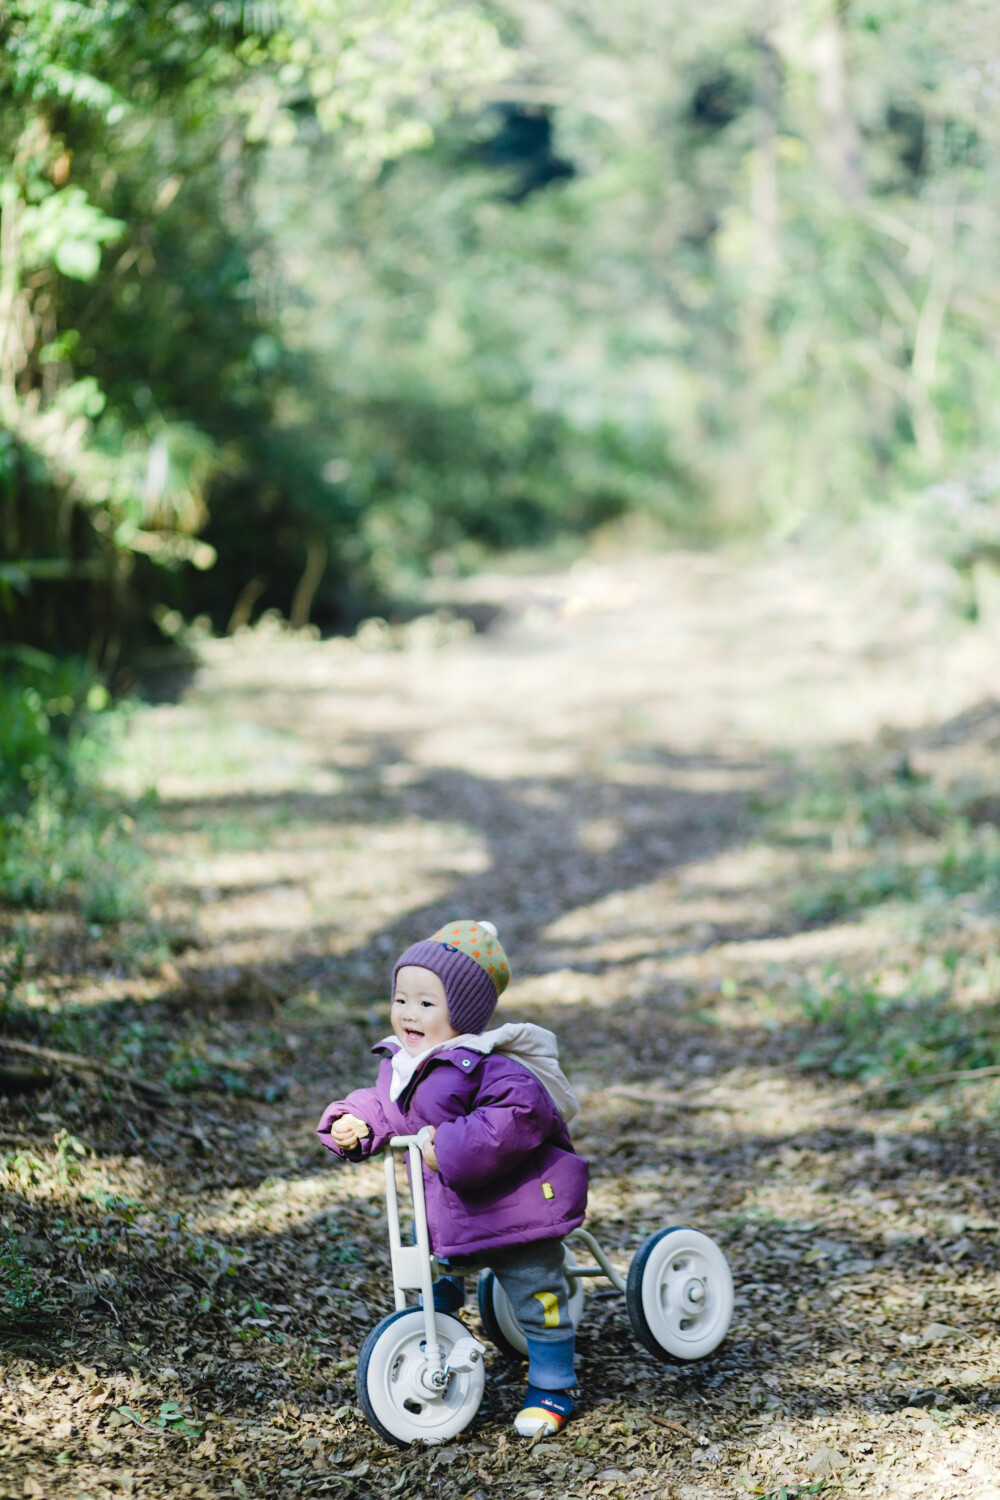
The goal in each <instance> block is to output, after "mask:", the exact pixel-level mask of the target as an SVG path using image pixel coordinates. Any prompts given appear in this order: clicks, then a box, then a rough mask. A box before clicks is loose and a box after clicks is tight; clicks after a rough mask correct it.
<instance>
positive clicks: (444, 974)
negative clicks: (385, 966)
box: [392, 938, 497, 1034]
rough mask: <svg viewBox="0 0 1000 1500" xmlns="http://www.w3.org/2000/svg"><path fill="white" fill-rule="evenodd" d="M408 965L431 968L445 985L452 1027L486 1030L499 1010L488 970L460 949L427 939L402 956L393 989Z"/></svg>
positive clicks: (465, 1029)
mask: <svg viewBox="0 0 1000 1500" xmlns="http://www.w3.org/2000/svg"><path fill="white" fill-rule="evenodd" d="M407 964H414V965H416V967H417V968H420V969H430V971H431V973H432V974H436V975H437V977H438V978H439V979H440V981H441V983H442V984H443V985H444V993H445V997H446V999H447V1001H448V1016H449V1019H450V1020H451V1024H452V1026H454V1028H455V1030H456V1031H457V1032H459V1034H461V1033H462V1032H464V1031H470V1032H475V1031H482V1030H484V1028H485V1026H486V1023H487V1022H488V1021H489V1019H490V1016H491V1015H492V1014H493V1012H494V1011H495V1010H496V1005H497V987H496V985H495V984H494V983H493V980H492V978H491V976H490V975H489V974H487V972H486V970H485V969H484V968H482V966H481V965H480V964H477V963H476V960H475V959H474V958H470V957H469V955H468V954H467V953H463V952H462V950H461V949H460V948H453V947H451V946H450V944H446V943H439V942H436V941H435V940H434V939H433V938H424V940H423V941H422V942H419V943H414V944H413V945H412V946H411V947H409V948H407V950H406V952H405V953H402V954H400V956H399V958H397V960H396V964H395V967H394V968H393V971H392V985H393V989H395V987H396V975H397V974H398V973H399V971H400V969H402V968H404V967H405V966H406V965H407Z"/></svg>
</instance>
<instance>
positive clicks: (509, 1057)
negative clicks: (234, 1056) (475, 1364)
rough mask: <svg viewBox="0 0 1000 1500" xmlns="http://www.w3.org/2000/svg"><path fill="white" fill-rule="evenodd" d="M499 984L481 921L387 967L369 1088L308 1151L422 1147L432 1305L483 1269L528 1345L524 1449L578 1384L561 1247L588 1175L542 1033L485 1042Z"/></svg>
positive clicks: (492, 937) (513, 1033)
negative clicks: (433, 1264)
mask: <svg viewBox="0 0 1000 1500" xmlns="http://www.w3.org/2000/svg"><path fill="white" fill-rule="evenodd" d="M509 979H510V968H509V966H508V963H507V957H506V954H505V953H504V951H503V948H502V947H501V945H500V940H499V938H498V937H497V931H496V928H495V927H494V926H493V925H492V924H491V923H489V922H473V921H469V920H462V921H457V922H446V923H445V925H444V926H443V927H442V928H441V929H440V930H439V931H438V932H436V933H435V934H434V936H433V937H431V938H427V939H425V940H424V941H423V942H419V943H414V944H413V946H412V947H410V948H407V950H406V952H405V953H403V954H401V955H400V957H399V958H398V959H397V960H396V965H395V968H394V970H393V976H392V1033H393V1034H392V1036H390V1037H387V1038H386V1039H385V1041H384V1042H380V1043H379V1045H378V1046H377V1047H375V1048H374V1049H373V1050H374V1052H375V1054H376V1055H377V1056H380V1057H381V1058H382V1063H381V1066H380V1068H379V1074H378V1078H377V1080H376V1083H375V1087H374V1088H370V1089H358V1090H356V1091H355V1092H354V1093H352V1094H349V1095H348V1096H347V1098H346V1099H339V1100H337V1101H336V1102H335V1103H333V1104H330V1105H328V1107H327V1108H326V1109H325V1110H324V1112H323V1118H322V1119H321V1120H320V1123H319V1132H318V1133H319V1138H320V1140H321V1141H322V1142H323V1144H324V1146H327V1147H328V1148H329V1149H330V1150H331V1151H333V1152H334V1153H335V1154H336V1155H337V1156H341V1157H345V1158H346V1159H347V1160H349V1161H360V1160H363V1159H364V1158H365V1157H367V1156H369V1155H371V1154H372V1153H374V1152H377V1151H381V1150H382V1148H383V1147H384V1146H385V1145H386V1144H387V1142H388V1140H389V1138H390V1137H391V1136H394V1135H420V1137H421V1149H422V1153H423V1160H424V1169H423V1170H424V1186H425V1190H426V1200H427V1223H428V1230H429V1233H430V1241H431V1248H432V1249H433V1250H434V1252H435V1254H436V1255H437V1257H438V1259H439V1260H447V1262H448V1270H449V1272H450V1273H451V1274H450V1275H449V1276H447V1277H443V1278H442V1279H441V1280H439V1281H438V1282H437V1283H436V1285H435V1288H434V1304H435V1306H436V1307H438V1308H439V1309H440V1310H441V1311H444V1312H453V1311H455V1310H457V1308H458V1307H460V1306H461V1305H462V1303H463V1302H464V1300H465V1291H464V1285H463V1281H462V1278H463V1276H464V1275H465V1273H466V1272H469V1271H478V1270H481V1269H483V1268H484V1267H489V1269H490V1270H491V1271H492V1272H493V1273H494V1275H495V1276H496V1278H497V1280H498V1281H499V1283H500V1285H501V1286H502V1287H503V1289H504V1291H505V1292H506V1294H507V1296H508V1298H509V1299H510V1303H511V1306H512V1308H513V1310H514V1315H515V1317H516V1318H517V1321H518V1323H519V1324H520V1325H521V1328H522V1329H523V1331H524V1336H525V1339H526V1340H527V1344H528V1389H527V1392H526V1394H525V1398H524V1404H523V1406H522V1408H521V1410H520V1411H519V1412H518V1414H517V1417H516V1419H515V1422H514V1426H515V1427H516V1429H517V1431H518V1432H519V1433H520V1434H521V1435H522V1436H524V1437H533V1436H534V1435H535V1434H536V1433H537V1432H540V1431H543V1430H547V1431H550V1432H558V1430H559V1429H560V1428H561V1427H562V1425H563V1423H564V1422H565V1421H566V1419H567V1417H568V1416H569V1415H570V1412H571V1411H572V1409H573V1402H572V1399H571V1397H570V1394H569V1392H570V1387H572V1386H573V1385H575V1383H576V1375H575V1369H574V1349H573V1324H572V1322H571V1320H570V1315H569V1306H568V1303H569V1286H568V1283H567V1280H566V1275H565V1272H564V1270H563V1247H562V1237H563V1235H566V1234H568V1233H569V1231H570V1230H571V1229H576V1228H577V1227H578V1225H580V1224H581V1223H582V1222H583V1216H584V1212H585V1209H586V1205H587V1163H586V1162H585V1161H584V1160H583V1158H582V1157H580V1156H577V1154H576V1153H575V1151H574V1150H573V1146H572V1144H571V1142H570V1138H569V1134H568V1132H567V1130H566V1121H567V1120H568V1119H570V1118H572V1116H573V1114H574V1113H575V1112H576V1108H577V1105H576V1100H575V1098H574V1097H573V1091H572V1089H571V1088H570V1086H569V1084H568V1083H567V1081H566V1078H565V1077H564V1075H563V1072H562V1070H561V1068H560V1067H559V1064H558V1061H557V1058H558V1048H557V1045H556V1039H555V1037H554V1036H553V1034H552V1032H551V1031H545V1030H544V1029H543V1028H542V1027H541V1026H533V1025H530V1024H527V1023H509V1024H507V1025H505V1026H500V1027H497V1028H496V1029H494V1030H492V1031H487V1030H486V1026H487V1025H488V1023H489V1020H490V1017H491V1016H492V1014H493V1011H494V1009H495V1007H496V1003H497V999H498V998H499V996H500V994H501V993H502V992H503V990H504V989H506V987H507V983H508V981H509Z"/></svg>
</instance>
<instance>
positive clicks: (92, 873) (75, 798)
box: [0, 649, 143, 923]
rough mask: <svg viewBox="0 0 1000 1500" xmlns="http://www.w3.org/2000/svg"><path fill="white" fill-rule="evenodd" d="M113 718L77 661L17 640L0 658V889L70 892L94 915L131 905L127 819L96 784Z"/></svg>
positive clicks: (133, 872) (117, 713) (16, 893)
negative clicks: (1, 659)
mask: <svg viewBox="0 0 1000 1500" xmlns="http://www.w3.org/2000/svg"><path fill="white" fill-rule="evenodd" d="M121 725H122V710H120V709H112V708H111V707H110V703H109V698H108V693H107V690H106V688H105V687H104V686H103V684H102V683H101V682H100V681H98V680H97V679H95V678H94V677H93V675H92V674H90V673H88V672H86V671H85V670H84V669H83V668H82V667H81V666H80V665H79V664H77V663H74V662H70V661H63V662H57V661H55V660H53V659H51V658H48V657H45V656H44V655H43V654H42V653H40V652H32V651H29V650H26V649H21V650H19V651H17V652H16V653H14V654H13V655H8V658H7V661H6V663H4V664H2V665H0V899H3V900H6V901H8V902H12V903H13V904H15V905H27V906H46V905H51V904H53V903H54V902H56V901H58V900H60V899H62V898H63V897H64V896H66V895H72V897H73V898H74V899H75V901H76V902H77V903H78V904H79V906H80V909H81V910H82V911H83V913H84V915H85V916H86V918H87V919H88V921H91V922H97V923H103V922H119V921H121V920H122V919H124V918H125V917H129V916H134V915H136V914H138V912H139V911H140V910H141V908H142V903H143V891H142V858H141V855H140V852H139V850H138V848H137V846H136V844H135V841H134V837H133V836H134V833H135V822H134V819H133V818H132V816H131V814H130V813H127V812H125V811H124V810H123V809H122V808H121V807H120V806H119V805H118V804H117V803H115V802H114V801H113V800H111V799H109V798H107V797H103V796H102V795H101V793H100V788H99V775H100V770H101V767H102V765H103V764H104V762H105V761H106V759H107V757H108V756H109V754H110V753H111V752H112V748H113V745H114V740H115V737H116V735H117V734H118V733H119V732H120V729H121Z"/></svg>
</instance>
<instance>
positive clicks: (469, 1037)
mask: <svg viewBox="0 0 1000 1500" xmlns="http://www.w3.org/2000/svg"><path fill="white" fill-rule="evenodd" d="M389 1046H394V1047H395V1048H396V1049H397V1050H396V1051H395V1052H393V1054H392V1077H391V1078H390V1080H389V1098H390V1099H391V1100H392V1101H393V1103H395V1101H396V1100H397V1099H398V1098H399V1096H400V1095H401V1094H402V1093H403V1091H404V1090H405V1089H406V1087H407V1086H408V1084H409V1083H410V1081H411V1080H412V1078H413V1076H414V1074H415V1073H416V1072H417V1070H418V1068H420V1067H421V1066H422V1065H423V1064H424V1063H425V1062H426V1061H427V1059H428V1058H429V1057H432V1056H434V1055H435V1054H436V1053H439V1052H452V1051H455V1050H457V1049H458V1048H459V1047H462V1048H465V1050H466V1051H469V1052H481V1053H482V1054H483V1055H484V1056H488V1055H489V1054H490V1053H491V1052H501V1053H503V1055H504V1056H505V1057H510V1058H512V1059H513V1060H514V1061H515V1062H519V1063H520V1064H521V1066H522V1067H525V1068H527V1070H528V1072H529V1073H533V1074H534V1076H535V1077H536V1078H537V1079H538V1081H539V1082H540V1083H541V1084H542V1086H543V1087H544V1088H545V1089H546V1091H547V1092H548V1094H549V1095H550V1097H551V1099H552V1102H553V1103H554V1104H555V1106H556V1109H557V1110H558V1111H559V1113H560V1114H561V1115H562V1117H563V1119H564V1120H567V1121H569V1120H571V1119H572V1118H573V1116H574V1115H575V1114H576V1113H577V1111H578V1109H579V1108H580V1105H579V1102H578V1100H577V1097H576V1095H575V1094H574V1092H573V1090H572V1088H571V1087H570V1084H569V1080H568V1079H567V1077H566V1075H565V1073H564V1072H563V1070H562V1068H560V1066H559V1061H558V1059H559V1044H558V1042H557V1041H556V1037H555V1034H554V1032H551V1031H547V1030H546V1029H545V1027H544V1026H535V1025H534V1024H533V1023H532V1022H530V1021H508V1022H507V1024H506V1025H504V1026H496V1027H494V1029H493V1030H492V1031H476V1032H472V1031H470V1032H465V1033H464V1034H463V1035H462V1036H453V1037H449V1038H448V1040H447V1041H446V1042H439V1043H438V1044H437V1046H436V1047H427V1048H425V1049H424V1051H423V1052H418V1053H416V1054H415V1055H411V1054H410V1053H409V1052H407V1051H406V1048H405V1047H403V1046H401V1044H400V1042H399V1039H398V1038H397V1037H396V1036H388V1037H386V1038H385V1040H384V1041H383V1042H380V1043H379V1047H389Z"/></svg>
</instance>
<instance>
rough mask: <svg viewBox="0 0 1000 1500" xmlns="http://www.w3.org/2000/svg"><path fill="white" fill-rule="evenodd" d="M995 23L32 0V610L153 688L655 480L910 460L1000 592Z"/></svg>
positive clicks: (674, 509)
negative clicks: (147, 666)
mask: <svg viewBox="0 0 1000 1500" xmlns="http://www.w3.org/2000/svg"><path fill="white" fill-rule="evenodd" d="M990 20H991V17H990V12H989V8H988V7H987V6H986V5H985V4H984V0H948V3H945V0H931V3H928V4H925V5H922V6H919V7H913V6H910V7H905V6H900V5H898V4H897V3H895V0H870V3H866V5H865V6H864V7H863V8H858V7H850V6H844V5H839V4H835V3H834V0H815V3H811V4H810V5H807V6H800V7H798V8H794V14H791V13H790V14H789V16H787V17H785V18H784V19H783V20H781V21H780V22H779V19H778V13H777V12H776V11H774V12H771V11H769V10H768V9H767V8H766V7H764V8H762V7H761V6H760V5H759V4H758V3H757V0H725V3H723V4H720V5H717V6H715V7H714V8H713V9H712V12H711V15H710V16H706V14H705V8H704V6H699V5H697V4H696V3H695V0H669V3H668V4H665V5H661V6H659V7H657V8H656V12H655V15H653V16H651V15H650V14H649V7H648V6H646V5H640V4H639V3H638V0H625V3H623V4H620V5H618V6H616V7H614V8H613V10H609V9H608V7H607V6H603V5H598V4H596V0H583V3H582V4H581V5H579V6H577V7H576V8H574V10H573V11H572V13H570V12H568V11H566V10H565V8H564V7H559V6H557V5H555V4H554V3H550V0H542V3H540V4H538V5H535V6H532V7H529V8H527V9H525V8H524V7H521V6H513V5H508V4H507V3H505V0H501V3H500V4H499V5H491V6H485V5H480V4H477V3H475V0H469V3H467V4H452V3H446V0H392V3H389V4H386V3H375V0H346V3H339V0H336V3H335V0H285V3H283V4H281V5H280V6H279V5H275V6H271V5H249V4H246V5H245V4H241V3H235V0H234V3H231V4H230V3H224V4H219V5H213V6H208V7H198V6H189V5H177V4H175V3H173V0H151V3H150V4H147V5H144V6H142V7H140V8H136V7H134V6H130V5H127V4H124V3H117V0H116V3H109V4H106V5H102V6H100V7H97V8H95V7H93V6H89V5H84V4H79V3H72V0H17V3H15V4H12V5H10V6H8V7H7V22H8V28H7V32H8V34H7V37H6V41H7V46H6V49H5V52H4V56H3V58H2V60H0V139H2V144H3V147H4V153H3V155H4V161H5V163H6V166H5V168H4V171H3V174H2V182H0V224H2V234H3V246H4V249H3V270H2V282H3V287H2V293H3V294H2V296H0V425H2V426H3V428H4V429H5V431H4V434H3V436H2V437H0V549H2V555H3V561H2V562H0V610H2V611H3V612H4V615H3V620H4V623H5V625H6V628H7V630H8V632H9V634H11V635H12V636H13V637H15V638H17V639H21V640H31V641H34V642H36V643H42V644H46V643H48V644H52V645H54V646H56V645H65V644H66V643H67V642H70V643H72V644H73V645H74V646H77V647H80V646H85V648H86V650H87V652H88V655H89V656H90V658H91V659H92V660H94V661H97V662H99V663H100V664H101V667H102V669H103V670H104V672H105V674H106V675H107V676H108V677H109V678H110V676H111V674H113V672H114V671H115V669H116V667H117V666H118V664H119V659H120V656H121V653H122V650H123V642H124V641H126V640H127V641H128V642H130V643H134V642H136V641H137V640H140V639H141V638H142V636H143V635H144V633H151V632H152V630H153V629H154V625H155V622H156V621H161V622H162V621H165V620H173V619H176V618H177V617H178V615H180V616H186V617H190V616H192V615H195V614H198V613H201V612H204V613H207V614H208V615H209V616H210V617H211V619H212V621H213V624H214V625H215V626H216V627H217V628H220V629H224V628H226V627H227V626H229V625H230V624H232V625H233V626H235V625H237V624H239V623H240V622H241V621H245V620H246V619H247V618H248V617H249V616H250V614H251V612H252V611H253V610H254V609H258V610H265V609H268V608H277V609H279V610H280V611H281V612H282V613H283V614H285V615H286V616H292V617H294V619H295V622H296V623H297V624H302V623H303V621H304V620H305V619H306V618H307V617H308V616H309V614H310V612H311V611H312V612H313V613H315V614H318V615H319V617H320V618H321V619H322V620H323V621H324V622H327V623H330V622H341V621H343V620H345V618H349V617H350V616H351V615H352V614H357V613H359V612H360V611H361V610H362V609H363V610H364V611H365V612H366V613H368V612H370V610H371V607H372V605H373V603H375V602H377V600H378V599H383V600H385V599H388V600H391V599H394V598H398V597H399V596H400V595H403V594H407V593H412V592H413V591H414V589H415V588H416V586H417V584H418V582H419V580H420V578H421V577H422V576H423V575H424V574H425V573H426V572H427V570H428V569H429V568H432V569H434V570H435V571H438V572H444V571H448V570H456V569H458V570H461V569H463V568H466V567H470V566H473V565H475V564H476V563H478V562H479V561H481V560H482V559H483V558H484V557H487V556H489V555H491V554H492V553H494V552H495V551H497V550H499V549H502V548H507V547H511V546H525V545H527V546H536V545H538V544H540V543H545V542H547V541H549V540H551V539H552V538H553V537H556V536H558V535H559V534H560V533H564V532H572V533H574V534H579V533H581V532H585V531H587V530H589V529H592V528H594V527H597V526H601V525H603V524H606V523H608V522H613V521H615V520H616V519H617V518H619V517H621V516H623V515H626V514H628V513H630V512H633V511H642V512H644V513H645V514H647V515H649V516H652V517H653V518H654V519H655V521H656V522H657V523H658V524H660V525H662V526H666V527H668V528H671V529H673V530H674V531H675V532H676V531H681V532H683V534H684V535H686V536H688V537H696V538H699V539H705V538H707V537H711V536H714V535H716V534H718V532H719V531H723V530H728V531H733V530H737V531H744V532H745V531H747V530H750V529H759V528H760V527H761V526H764V527H767V528H769V529H770V530H771V531H776V532H778V533H780V534H784V533H788V532H791V531H794V530H796V529H797V528H800V527H803V526H806V525H809V524H813V523H814V524H816V525H825V524H829V522H830V521H831V519H834V520H839V521H842V520H843V518H844V517H848V516H854V515H857V514H858V513H859V512H862V511H866V510H867V509H870V508H871V507H873V506H874V507H879V506H882V505H884V504H885V502H886V501H887V500H896V501H898V500H900V499H902V498H903V497H909V496H921V497H922V498H921V499H919V500H916V499H915V500H912V501H911V500H907V508H906V513H907V515H908V516H909V517H911V518H912V519H913V525H914V528H915V530H916V531H919V532H921V534H923V533H926V538H927V540H926V546H927V547H929V548H930V549H931V550H932V551H934V552H936V553H937V554H938V555H940V556H943V557H946V558H947V559H948V561H949V563H950V564H951V565H953V566H954V567H955V568H957V569H958V570H960V572H961V573H962V576H963V579H964V580H965V591H966V594H967V595H968V607H969V609H970V610H972V609H975V608H977V607H978V604H977V600H978V599H979V596H980V594H981V592H982V590H981V588H980V580H979V574H980V573H981V572H982V570H983V569H987V570H988V569H990V568H992V567H993V566H994V565H995V561H996V557H997V556H998V555H1000V553H998V552H997V538H998V537H1000V521H998V514H1000V510H998V505H997V475H996V472H995V466H993V465H991V464H990V463H988V462H986V461H984V460H983V459H982V457H981V455H983V454H986V455H989V454H990V453H992V452H993V451H994V450H995V445H996V438H997V436H998V432H1000V429H998V425H997V413H998V412H1000V374H998V371H997V364H996V359H995V351H994V345H995V341H996V332H997V313H996V303H995V297H994V295H993V289H992V281H991V276H992V272H991V269H990V268H991V267H992V265H993V264H994V263H995V259H996V247H997V243H998V241H1000V214H998V211H997V207H996V205H997V203H1000V192H998V186H1000V183H998V173H1000V150H998V149H997V148H998V146H1000V118H998V114H997V110H996V102H995V99H994V93H995V81H994V80H993V79H992V74H991V73H990V66H989V65H987V64H984V63H983V58H984V57H987V58H988V57H989V56H990V55H991V54H990V51H989V43H990V35H991V33H990V30H989V25H990ZM501 37H502V39H503V40H502V41H501ZM956 473H958V474H960V475H965V476H967V477H966V478H965V479H962V480H961V481H960V482H957V481H956V482H952V483H951V484H950V485H949V486H945V487H944V488H943V487H942V481H946V480H952V479H953V476H954V475H955V474H956Z"/></svg>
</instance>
